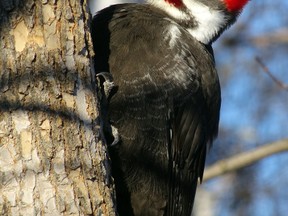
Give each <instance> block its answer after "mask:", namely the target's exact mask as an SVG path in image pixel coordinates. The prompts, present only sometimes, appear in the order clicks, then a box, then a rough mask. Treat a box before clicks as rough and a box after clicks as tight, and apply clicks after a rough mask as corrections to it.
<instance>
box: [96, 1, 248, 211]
mask: <svg viewBox="0 0 288 216" xmlns="http://www.w3.org/2000/svg"><path fill="white" fill-rule="evenodd" d="M247 2H248V0H148V2H147V4H119V5H113V6H110V7H108V8H105V9H103V10H101V11H99V12H98V13H97V14H96V15H95V16H94V18H93V21H92V25H91V32H92V39H93V45H94V51H95V69H96V72H97V73H99V72H101V73H100V74H101V75H103V72H104V71H106V72H110V73H111V74H112V76H113V81H114V84H115V87H114V90H115V89H116V91H114V92H113V91H112V90H111V89H109V91H108V94H109V95H108V99H109V108H108V118H109V120H110V123H111V125H112V126H113V128H117V130H118V133H119V140H118V138H117V141H115V140H114V142H113V140H111V142H113V143H114V144H115V142H118V143H117V144H116V145H112V146H110V147H109V148H110V153H111V160H112V174H113V177H114V179H115V186H116V196H117V208H118V213H119V215H122V216H127V215H147V216H148V215H149V216H150V215H151V216H154V215H155V216H156V215H157V216H160V215H170V216H189V215H190V214H191V211H192V206H193V202H194V196H195V191H196V187H197V181H198V180H199V179H200V180H201V179H202V175H203V170H204V163H205V157H206V150H207V148H208V146H209V145H211V143H212V141H213V139H214V138H215V137H216V135H217V132H218V123H219V110H220V100H221V95H220V85H219V81H218V75H217V72H216V70H215V64H214V57H213V51H212V47H211V44H212V42H213V41H215V40H216V39H217V38H218V37H219V35H220V34H221V33H222V32H223V31H224V30H225V29H226V28H227V27H229V26H230V25H231V24H233V23H234V22H235V21H236V18H237V16H238V15H239V14H240V12H241V10H242V8H243V7H244V5H245V4H246V3H247ZM112 92H113V93H112ZM106 93H107V92H106Z"/></svg>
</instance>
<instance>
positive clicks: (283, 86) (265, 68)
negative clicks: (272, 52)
mask: <svg viewBox="0 0 288 216" xmlns="http://www.w3.org/2000/svg"><path fill="white" fill-rule="evenodd" d="M255 60H256V61H257V63H258V64H259V65H260V66H261V67H262V69H263V71H264V72H265V73H266V74H268V76H269V77H270V78H271V79H272V80H273V81H274V82H275V83H276V84H277V85H278V86H280V87H281V88H283V89H285V90H288V85H286V84H285V83H283V82H282V81H281V80H279V79H277V78H276V77H275V76H274V75H273V74H272V73H271V71H270V70H269V68H268V67H267V66H266V65H265V64H264V63H263V61H262V60H261V59H260V57H256V58H255Z"/></svg>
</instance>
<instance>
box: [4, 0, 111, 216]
mask: <svg viewBox="0 0 288 216" xmlns="http://www.w3.org/2000/svg"><path fill="white" fill-rule="evenodd" d="M87 7H88V6H87V2H86V1H85V0H84V1H77V0H70V1H68V0H61V1H56V0H51V1H48V0H42V1H38V0H34V1H33V0H21V1H19V0H1V2H0V52H1V55H0V214H1V215H54V216H55V215H115V211H114V206H113V197H114V195H113V194H114V192H113V191H114V189H113V184H112V183H111V181H110V175H109V163H108V156H107V152H106V146H105V145H104V144H103V143H102V142H101V141H100V138H99V134H100V133H99V124H98V123H99V121H98V118H97V116H98V112H97V106H98V105H97V97H96V91H95V90H96V86H95V78H94V74H93V70H92V69H91V61H92V60H91V59H92V58H91V56H92V55H93V51H92V49H91V47H92V45H91V40H90V35H89V29H88V28H87V26H88V25H87V23H88V22H89V19H90V17H89V14H88V8H87Z"/></svg>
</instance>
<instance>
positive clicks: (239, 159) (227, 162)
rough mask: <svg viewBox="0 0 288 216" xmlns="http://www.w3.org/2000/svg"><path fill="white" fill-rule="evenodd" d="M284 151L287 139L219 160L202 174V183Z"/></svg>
mask: <svg viewBox="0 0 288 216" xmlns="http://www.w3.org/2000/svg"><path fill="white" fill-rule="evenodd" d="M284 151H288V139H284V140H280V141H276V142H273V143H269V144H266V145H264V146H261V147H258V148H256V149H254V150H252V151H249V152H244V153H241V154H237V155H236V156H232V157H230V158H228V159H224V160H221V161H219V162H216V163H215V164H213V165H211V166H209V167H207V168H206V169H205V172H204V177H203V181H207V180H209V179H211V178H214V177H217V176H220V175H222V174H224V173H227V172H231V171H235V170H237V169H240V168H243V167H245V166H248V165H251V164H253V163H256V162H258V161H259V160H261V159H263V158H265V157H268V156H271V155H273V154H276V153H280V152H284Z"/></svg>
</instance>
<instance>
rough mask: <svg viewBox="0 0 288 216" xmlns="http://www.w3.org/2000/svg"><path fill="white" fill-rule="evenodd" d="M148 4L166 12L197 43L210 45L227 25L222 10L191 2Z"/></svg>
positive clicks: (172, 0) (171, 0)
mask: <svg viewBox="0 0 288 216" xmlns="http://www.w3.org/2000/svg"><path fill="white" fill-rule="evenodd" d="M147 2H148V4H151V5H152V6H154V7H156V8H158V9H160V10H162V11H164V12H166V13H167V14H168V15H169V16H170V17H172V18H173V19H174V20H175V21H176V22H177V23H179V24H180V25H183V27H184V28H185V29H186V30H187V31H188V32H189V33H190V34H191V35H192V36H193V37H194V38H195V39H196V40H198V41H200V42H202V43H204V44H210V43H211V42H212V41H213V40H214V38H215V37H216V36H217V35H218V34H219V32H221V31H222V29H224V28H225V27H226V25H227V18H226V15H225V13H224V12H223V11H222V10H216V9H211V8H209V7H208V6H206V5H204V4H202V3H201V2H198V1H192V0H148V1H147Z"/></svg>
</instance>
